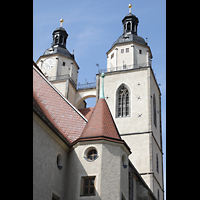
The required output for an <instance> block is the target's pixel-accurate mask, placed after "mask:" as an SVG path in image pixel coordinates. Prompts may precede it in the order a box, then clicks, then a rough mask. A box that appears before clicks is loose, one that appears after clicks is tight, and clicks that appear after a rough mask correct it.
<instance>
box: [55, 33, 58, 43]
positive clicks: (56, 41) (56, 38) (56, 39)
mask: <svg viewBox="0 0 200 200" xmlns="http://www.w3.org/2000/svg"><path fill="white" fill-rule="evenodd" d="M57 43H58V35H56V36H55V44H57Z"/></svg>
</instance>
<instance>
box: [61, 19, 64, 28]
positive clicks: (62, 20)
mask: <svg viewBox="0 0 200 200" xmlns="http://www.w3.org/2000/svg"><path fill="white" fill-rule="evenodd" d="M63 22H64V19H60V27H62V23H63Z"/></svg>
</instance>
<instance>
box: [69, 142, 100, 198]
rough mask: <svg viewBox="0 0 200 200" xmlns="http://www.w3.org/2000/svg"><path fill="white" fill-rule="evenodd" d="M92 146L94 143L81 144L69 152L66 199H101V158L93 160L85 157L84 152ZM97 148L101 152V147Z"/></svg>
mask: <svg viewBox="0 0 200 200" xmlns="http://www.w3.org/2000/svg"><path fill="white" fill-rule="evenodd" d="M91 146H94V145H79V146H78V147H76V148H75V149H74V150H72V151H71V152H70V153H69V156H68V161H67V162H68V165H67V166H68V169H67V171H68V174H67V184H66V186H65V187H66V199H73V200H83V199H84V200H86V199H90V200H101V197H100V196H99V193H98V191H97V190H99V187H100V169H99V168H98V167H97V166H98V165H99V166H100V163H101V160H100V158H99V157H98V158H97V159H96V160H95V161H93V162H91V161H87V159H85V158H84V152H85V151H86V150H87V149H88V148H91ZM96 146H97V145H95V147H96ZM97 149H98V152H100V147H98V148H97ZM92 165H93V166H92ZM86 166H88V167H86ZM86 169H87V170H86Z"/></svg>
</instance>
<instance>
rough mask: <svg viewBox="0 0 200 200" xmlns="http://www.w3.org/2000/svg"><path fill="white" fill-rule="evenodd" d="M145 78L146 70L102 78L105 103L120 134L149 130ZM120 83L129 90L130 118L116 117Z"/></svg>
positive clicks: (146, 83)
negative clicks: (117, 94)
mask: <svg viewBox="0 0 200 200" xmlns="http://www.w3.org/2000/svg"><path fill="white" fill-rule="evenodd" d="M147 77H148V76H147V69H141V70H134V71H124V73H115V74H106V76H105V78H104V94H105V97H108V98H106V102H107V104H108V106H109V109H110V111H111V113H112V116H113V118H114V121H115V123H116V125H117V128H118V130H119V132H120V134H124V133H134V132H145V131H148V130H149V110H148V108H149V99H148V78H147ZM122 83H124V84H125V85H127V86H128V87H129V88H130V97H129V102H130V107H131V111H130V117H124V118H123V117H116V116H117V110H116V106H117V105H116V98H117V97H116V93H117V89H118V88H119V87H120V85H121V84H122ZM138 83H139V85H138ZM100 85H101V79H100ZM100 91H101V88H100ZM99 93H100V92H99ZM138 97H140V99H138ZM140 114H142V115H141V117H139V115H140ZM125 124H126V125H125Z"/></svg>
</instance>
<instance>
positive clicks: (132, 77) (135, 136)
mask: <svg viewBox="0 0 200 200" xmlns="http://www.w3.org/2000/svg"><path fill="white" fill-rule="evenodd" d="M130 7H131V6H130ZM138 23H139V20H138V18H137V17H136V16H135V15H133V14H132V13H131V11H130V12H129V14H127V15H126V16H125V17H124V19H123V20H122V24H123V34H122V35H121V36H120V37H119V38H118V39H117V40H116V41H115V42H114V43H113V45H112V46H111V48H110V50H109V51H108V52H107V70H106V71H105V70H104V72H105V75H106V76H105V80H104V85H105V86H104V93H105V97H106V101H107V104H108V106H109V108H110V111H111V113H112V116H113V118H114V121H115V123H116V126H117V128H118V130H119V133H120V135H121V137H122V138H123V140H125V141H126V143H127V144H128V145H129V147H130V148H131V151H132V154H131V155H130V156H129V159H130V161H131V162H132V163H133V164H134V166H135V167H136V169H137V170H138V171H139V173H140V175H141V176H142V178H143V179H144V180H145V181H146V183H147V184H148V186H149V187H150V189H151V190H152V191H153V193H154V195H155V196H156V197H158V199H160V200H161V199H164V189H163V188H164V186H163V156H162V155H163V152H162V129H161V92H160V89H159V86H158V83H157V81H156V79H155V76H154V72H153V70H152V67H151V59H152V53H151V49H150V47H149V46H148V44H147V42H145V40H144V39H143V38H142V37H140V36H138V35H137V27H138ZM98 82H99V83H98ZM100 82H101V80H100V78H99V75H98V76H97V87H98V86H99V85H101V83H100ZM98 91H99V93H98V94H99V95H100V92H101V89H100V88H99V89H98Z"/></svg>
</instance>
